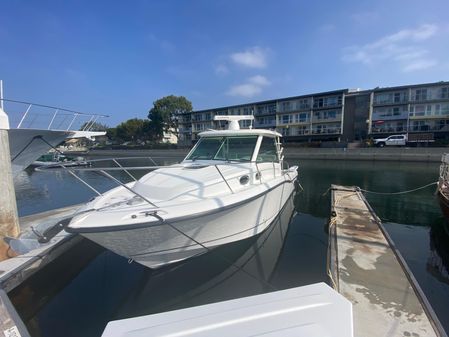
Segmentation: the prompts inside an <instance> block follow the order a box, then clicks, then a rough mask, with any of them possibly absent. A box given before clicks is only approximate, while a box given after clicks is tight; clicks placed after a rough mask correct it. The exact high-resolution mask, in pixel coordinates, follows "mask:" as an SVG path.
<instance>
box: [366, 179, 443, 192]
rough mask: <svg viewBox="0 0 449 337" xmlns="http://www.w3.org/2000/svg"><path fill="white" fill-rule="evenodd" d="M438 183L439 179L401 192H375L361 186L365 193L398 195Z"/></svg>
mask: <svg viewBox="0 0 449 337" xmlns="http://www.w3.org/2000/svg"><path fill="white" fill-rule="evenodd" d="M436 184H438V181H435V182H433V183H430V184H427V185H424V186H421V187H418V188H414V189H413V190H407V191H401V192H374V191H368V190H364V189H363V188H359V190H360V191H362V192H365V193H371V194H381V195H398V194H406V193H411V192H415V191H418V190H422V189H424V188H426V187H429V186H432V185H436Z"/></svg>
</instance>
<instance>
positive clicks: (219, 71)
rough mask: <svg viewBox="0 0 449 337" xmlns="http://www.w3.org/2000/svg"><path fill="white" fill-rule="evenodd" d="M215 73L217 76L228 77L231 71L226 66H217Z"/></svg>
mask: <svg viewBox="0 0 449 337" xmlns="http://www.w3.org/2000/svg"><path fill="white" fill-rule="evenodd" d="M215 73H216V74H217V75H226V74H227V73H229V69H228V67H227V66H226V65H225V64H218V65H216V66H215Z"/></svg>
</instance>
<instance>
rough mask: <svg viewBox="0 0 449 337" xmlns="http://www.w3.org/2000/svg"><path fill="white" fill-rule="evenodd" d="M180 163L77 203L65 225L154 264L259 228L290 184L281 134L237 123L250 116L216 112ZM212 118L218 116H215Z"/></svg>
mask: <svg viewBox="0 0 449 337" xmlns="http://www.w3.org/2000/svg"><path fill="white" fill-rule="evenodd" d="M219 118H220V119H221V120H228V121H229V122H230V124H229V129H228V130H221V131H218V130H210V131H205V132H202V133H200V134H199V135H200V140H199V141H198V143H197V144H196V145H195V147H194V148H193V149H192V150H191V151H190V153H189V154H188V155H187V157H186V158H185V159H184V160H183V161H182V162H181V163H180V164H176V165H172V166H167V167H164V168H160V169H157V170H155V171H153V172H150V173H148V174H146V175H144V176H143V177H142V178H141V179H139V180H137V181H135V182H131V183H128V184H126V185H123V186H119V187H117V188H114V189H112V190H110V191H108V192H106V193H104V194H103V195H101V196H99V197H97V198H95V199H94V200H92V201H91V202H89V203H87V204H86V205H85V206H83V207H82V208H81V209H80V210H79V214H78V215H77V216H75V217H74V218H73V219H72V221H71V222H70V224H69V226H68V227H67V229H66V230H67V231H69V232H72V233H80V234H82V235H84V236H85V237H87V238H88V239H90V240H92V241H95V242H96V243H98V244H100V245H102V246H104V247H106V248H107V249H110V250H111V251H113V252H115V253H117V254H119V255H122V256H125V257H127V258H129V259H132V260H135V261H136V262H139V263H141V264H143V265H145V266H147V267H150V268H158V267H161V266H164V265H167V264H171V263H174V262H178V261H181V260H184V259H187V258H190V257H192V256H195V255H198V254H202V253H205V252H207V251H208V250H210V249H212V248H214V247H217V246H220V245H223V244H226V243H230V242H234V241H238V240H242V239H245V238H248V237H252V236H254V235H257V234H259V233H261V232H263V231H264V230H265V229H266V228H267V227H268V226H269V224H270V223H271V221H273V220H274V218H275V217H276V216H277V214H278V213H279V211H280V210H281V209H282V207H283V205H284V204H285V202H286V201H287V200H288V198H289V197H290V195H291V194H292V193H293V191H294V189H295V181H296V179H297V175H298V173H297V166H294V167H291V168H288V169H283V156H282V147H281V144H280V137H281V135H280V134H279V133H277V132H275V131H270V130H258V129H245V130H240V129H239V126H238V121H239V120H241V119H252V118H253V117H252V116H219ZM216 119H218V118H216Z"/></svg>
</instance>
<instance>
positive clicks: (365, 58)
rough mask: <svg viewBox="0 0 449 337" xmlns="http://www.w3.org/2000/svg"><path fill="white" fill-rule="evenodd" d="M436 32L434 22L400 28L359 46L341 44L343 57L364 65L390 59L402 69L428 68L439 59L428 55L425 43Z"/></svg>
mask: <svg viewBox="0 0 449 337" xmlns="http://www.w3.org/2000/svg"><path fill="white" fill-rule="evenodd" d="M437 32H438V26H437V25H435V24H425V25H421V26H419V27H417V28H414V29H403V30H400V31H398V32H396V33H394V34H390V35H387V36H384V37H382V38H380V39H378V40H376V41H374V42H371V43H367V44H365V45H362V46H351V47H346V48H344V50H343V60H344V61H346V62H359V63H362V64H366V65H369V64H377V63H380V62H385V61H393V62H396V63H397V64H398V66H399V67H400V68H401V70H402V71H405V72H411V71H417V70H423V69H427V68H430V67H433V66H435V65H437V63H438V62H437V61H436V60H435V59H432V58H431V57H429V56H428V55H429V54H430V53H429V51H428V50H427V49H426V47H425V42H426V41H427V40H429V39H430V38H432V37H433V36H435V35H436V34H437Z"/></svg>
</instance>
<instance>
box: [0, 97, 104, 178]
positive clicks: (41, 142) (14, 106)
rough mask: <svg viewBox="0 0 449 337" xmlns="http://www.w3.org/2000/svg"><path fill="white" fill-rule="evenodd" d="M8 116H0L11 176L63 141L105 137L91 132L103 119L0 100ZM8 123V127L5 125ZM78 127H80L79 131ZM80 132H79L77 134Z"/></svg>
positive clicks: (99, 132) (42, 106)
mask: <svg viewBox="0 0 449 337" xmlns="http://www.w3.org/2000/svg"><path fill="white" fill-rule="evenodd" d="M0 103H3V104H5V105H7V107H8V109H6V108H5V110H8V114H6V112H5V111H3V108H1V109H0V115H1V116H2V117H3V118H5V119H6V121H7V124H8V128H9V129H8V139H9V150H10V155H11V168H12V173H13V176H17V175H18V173H20V172H21V171H22V170H24V169H25V168H27V167H28V166H29V165H31V164H32V163H33V162H34V161H36V159H38V158H39V157H40V156H41V155H43V154H45V153H47V152H48V151H49V150H51V149H52V148H55V147H56V146H58V145H59V144H61V143H62V142H64V141H65V140H66V139H71V138H83V137H84V138H89V139H92V138H93V137H97V136H102V135H105V134H106V132H104V131H91V130H90V129H91V127H92V126H93V125H94V123H95V122H96V121H97V120H98V119H99V118H102V117H107V116H105V115H94V114H84V113H82V112H76V111H72V110H67V109H63V108H57V107H51V106H46V105H41V104H35V103H29V102H22V101H14V100H8V99H3V98H0ZM9 121H11V123H10V122H9ZM80 126H81V127H80ZM77 129H81V130H77Z"/></svg>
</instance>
